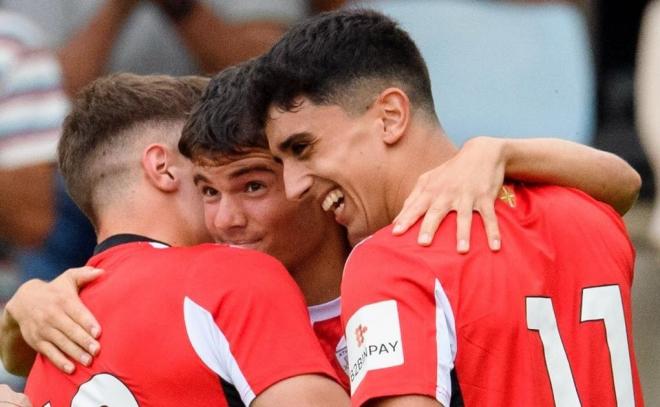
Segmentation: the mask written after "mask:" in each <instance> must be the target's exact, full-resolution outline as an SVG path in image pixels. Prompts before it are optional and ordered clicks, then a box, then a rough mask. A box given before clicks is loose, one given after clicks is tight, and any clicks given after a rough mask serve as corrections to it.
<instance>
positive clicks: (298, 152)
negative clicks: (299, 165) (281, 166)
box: [290, 142, 309, 157]
mask: <svg viewBox="0 0 660 407" xmlns="http://www.w3.org/2000/svg"><path fill="white" fill-rule="evenodd" d="M308 146H309V143H307V142H296V143H293V144H291V147H290V150H291V154H292V155H293V156H294V157H300V156H302V155H303V154H304V153H305V150H307V147H308Z"/></svg>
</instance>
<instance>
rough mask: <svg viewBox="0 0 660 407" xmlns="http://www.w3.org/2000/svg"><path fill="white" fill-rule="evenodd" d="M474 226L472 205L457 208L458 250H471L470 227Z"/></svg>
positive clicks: (465, 251)
mask: <svg viewBox="0 0 660 407" xmlns="http://www.w3.org/2000/svg"><path fill="white" fill-rule="evenodd" d="M471 227H472V206H462V207H460V208H458V209H457V210H456V251H457V252H459V253H467V252H468V251H470V228H471Z"/></svg>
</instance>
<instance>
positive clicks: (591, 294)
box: [526, 285, 635, 407]
mask: <svg viewBox="0 0 660 407" xmlns="http://www.w3.org/2000/svg"><path fill="white" fill-rule="evenodd" d="M526 300H527V304H526V305H527V328H529V329H531V330H534V331H538V332H539V335H540V336H541V342H542V343H543V352H544V354H545V363H546V367H547V368H548V375H549V376H550V385H551V386H552V393H553V396H554V399H555V405H557V406H571V407H572V406H580V399H579V398H578V393H577V388H576V387H575V380H574V379H573V375H572V373H571V368H570V366H569V363H568V357H567V356H566V351H565V350H564V346H563V344H562V341H561V336H560V335H559V329H558V327H557V319H556V317H555V312H554V309H553V307H552V300H551V299H550V298H547V297H527V299H526ZM596 320H602V321H603V322H604V324H605V332H606V336H607V338H604V339H606V340H607V346H608V348H609V350H610V360H611V362H612V375H613V379H614V391H615V393H616V402H617V405H618V406H619V407H624V406H631V407H632V406H634V405H635V396H634V393H633V382H632V372H631V367H630V352H629V349H628V336H627V334H626V321H625V318H624V315H623V303H622V301H621V291H619V286H618V285H608V286H601V287H589V288H585V289H583V290H582V310H581V318H580V322H587V321H596Z"/></svg>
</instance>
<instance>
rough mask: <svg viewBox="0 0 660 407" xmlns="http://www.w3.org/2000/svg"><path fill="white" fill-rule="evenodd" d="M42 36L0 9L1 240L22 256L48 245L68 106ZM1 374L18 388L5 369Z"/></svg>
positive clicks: (17, 17) (4, 280)
mask: <svg viewBox="0 0 660 407" xmlns="http://www.w3.org/2000/svg"><path fill="white" fill-rule="evenodd" d="M44 38H45V36H44V34H43V32H41V31H40V30H39V28H37V26H36V25H35V24H33V23H32V22H30V21H28V20H27V19H25V18H23V17H21V16H20V15H17V14H14V13H11V12H8V11H6V10H3V9H0V197H1V198H0V199H1V200H0V239H2V240H3V241H5V242H7V243H9V244H11V245H12V246H13V247H14V248H18V250H17V251H18V252H19V253H21V254H20V255H19V256H22V251H23V250H28V248H30V249H29V250H32V251H36V250H38V249H36V248H38V247H41V246H42V245H44V244H45V242H47V241H48V240H49V231H50V230H51V228H52V225H53V224H54V223H55V222H56V221H55V219H56V216H55V210H54V208H55V204H54V202H55V199H56V198H55V191H54V188H53V185H54V184H53V178H54V174H55V167H54V159H55V150H56V146H57V140H58V138H59V134H60V125H61V122H62V119H63V117H64V115H65V114H66V112H67V110H68V107H69V104H68V100H67V98H66V95H65V93H64V92H63V90H62V87H61V73H60V67H59V64H58V61H57V58H56V57H55V55H53V54H52V53H51V52H49V51H48V50H46V49H45V48H44ZM3 264H4V267H3V271H4V270H8V269H10V267H7V264H5V263H3ZM2 281H3V282H4V283H6V282H7V281H10V280H9V279H4V278H3V279H2ZM2 293H3V294H9V293H10V291H7V290H2ZM0 301H2V298H0ZM0 377H1V378H2V381H5V382H8V383H10V384H13V385H14V386H16V387H19V386H20V382H15V381H12V379H10V378H9V377H6V376H3V375H2V372H1V369H0Z"/></svg>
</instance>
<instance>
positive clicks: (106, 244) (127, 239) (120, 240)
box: [94, 233, 169, 256]
mask: <svg viewBox="0 0 660 407" xmlns="http://www.w3.org/2000/svg"><path fill="white" fill-rule="evenodd" d="M134 242H153V243H160V244H164V245H165V246H169V244H167V243H164V242H161V241H158V240H156V239H152V238H150V237H146V236H140V235H134V234H131V233H121V234H118V235H112V236H110V237H109V238H107V239H105V240H104V241H102V242H101V243H99V244H97V245H96V247H95V248H94V255H95V256H96V255H97V254H99V253H101V252H103V251H106V250H108V249H111V248H113V247H115V246H119V245H120V244H126V243H134Z"/></svg>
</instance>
